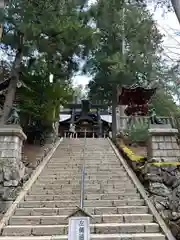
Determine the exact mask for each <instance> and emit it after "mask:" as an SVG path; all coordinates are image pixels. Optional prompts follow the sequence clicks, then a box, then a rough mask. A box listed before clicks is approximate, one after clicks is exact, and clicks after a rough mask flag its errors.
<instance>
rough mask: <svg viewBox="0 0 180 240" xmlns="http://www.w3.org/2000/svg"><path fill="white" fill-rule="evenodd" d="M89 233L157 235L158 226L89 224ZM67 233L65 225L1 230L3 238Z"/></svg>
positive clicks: (16, 227)
mask: <svg viewBox="0 0 180 240" xmlns="http://www.w3.org/2000/svg"><path fill="white" fill-rule="evenodd" d="M90 231H91V233H95V234H110V233H117V232H121V233H139V232H141V233H143V232H145V233H152V232H153V233H157V232H158V231H159V226H158V224H156V223H102V224H91V225H90ZM67 233H68V226H67V225H11V226H6V227H5V228H4V229H3V232H2V235H3V236H17V235H20V236H30V235H33V236H49V235H50V236H52V235H64V234H67Z"/></svg>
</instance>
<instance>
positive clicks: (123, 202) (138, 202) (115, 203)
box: [18, 199, 144, 208]
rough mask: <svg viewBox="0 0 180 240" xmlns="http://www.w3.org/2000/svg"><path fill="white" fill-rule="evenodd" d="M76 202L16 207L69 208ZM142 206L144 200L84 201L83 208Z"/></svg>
mask: <svg viewBox="0 0 180 240" xmlns="http://www.w3.org/2000/svg"><path fill="white" fill-rule="evenodd" d="M78 203H79V202H78V201H30V202H28V201H24V202H21V203H20V204H19V206H18V207H20V208H40V207H45V208H49V207H55V208H59V207H71V206H77V205H78ZM143 204H144V200H142V199H139V200H130V199H129V200H128V199H127V200H114V201H110V200H97V201H96V200H94V201H92V200H91V201H88V200H85V201H84V206H85V207H93V206H96V207H101V206H103V207H112V206H126V205H128V206H141V205H143Z"/></svg>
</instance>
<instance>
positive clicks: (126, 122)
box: [117, 116, 180, 130]
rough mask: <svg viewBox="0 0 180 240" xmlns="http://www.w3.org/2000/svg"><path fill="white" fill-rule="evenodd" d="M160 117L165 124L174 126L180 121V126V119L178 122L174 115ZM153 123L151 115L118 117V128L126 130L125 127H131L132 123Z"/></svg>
mask: <svg viewBox="0 0 180 240" xmlns="http://www.w3.org/2000/svg"><path fill="white" fill-rule="evenodd" d="M158 119H159V120H160V121H161V122H162V123H163V124H170V125H171V126H172V127H173V128H178V127H177V124H178V122H179V127H180V119H178V120H179V121H178V122H177V119H174V118H173V117H163V116H161V117H159V116H158ZM138 123H139V124H146V123H147V124H148V125H150V124H151V121H150V117H149V116H148V117H141V116H137V117H127V116H125V117H117V126H118V130H124V129H128V128H130V127H131V126H132V125H134V124H138Z"/></svg>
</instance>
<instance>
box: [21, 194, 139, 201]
mask: <svg viewBox="0 0 180 240" xmlns="http://www.w3.org/2000/svg"><path fill="white" fill-rule="evenodd" d="M139 198H140V194H139V193H131V192H127V193H124V194H123V195H119V194H118V193H115V194H114V193H113V194H88V195H85V199H86V200H118V199H119V200H125V199H132V200H138V199H139ZM24 199H25V200H26V201H43V200H44V201H52V200H57V201H60V200H66V199H69V200H80V195H79V194H77V195H75V194H73V195H47V194H46V195H41V194H39V195H36V194H30V195H26V196H25V198H24Z"/></svg>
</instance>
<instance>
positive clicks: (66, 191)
mask: <svg viewBox="0 0 180 240" xmlns="http://www.w3.org/2000/svg"><path fill="white" fill-rule="evenodd" d="M80 191H81V188H79V189H75V190H69V189H62V190H60V189H49V190H48V189H38V190H37V189H32V190H30V192H29V194H36V195H39V194H40V195H46V194H53V195H59V194H60V195H62V194H65V195H68V194H70V195H71V194H73V193H74V194H78V193H79V192H80ZM130 191H131V193H136V192H137V190H136V189H130ZM87 192H88V194H91V193H99V194H103V193H107V194H118V195H124V194H125V193H128V192H129V189H120V190H118V189H102V190H99V189H91V188H90V189H86V193H87Z"/></svg>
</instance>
